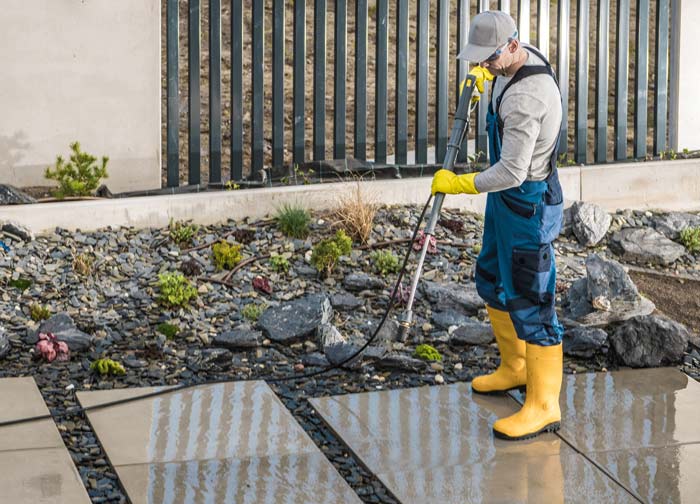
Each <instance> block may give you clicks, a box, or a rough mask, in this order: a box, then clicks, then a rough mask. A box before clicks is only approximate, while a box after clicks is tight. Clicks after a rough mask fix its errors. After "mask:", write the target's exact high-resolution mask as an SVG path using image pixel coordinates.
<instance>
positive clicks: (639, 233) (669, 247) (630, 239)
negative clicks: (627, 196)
mask: <svg viewBox="0 0 700 504" xmlns="http://www.w3.org/2000/svg"><path fill="white" fill-rule="evenodd" d="M610 249H611V250H612V251H613V252H615V253H616V254H617V255H619V256H620V257H622V259H624V260H625V261H634V262H638V263H641V264H647V263H650V264H661V265H668V264H672V263H674V262H675V261H676V260H678V259H679V258H680V257H681V256H682V255H683V254H685V247H684V246H683V245H679V244H678V243H676V242H673V241H671V240H669V239H668V238H666V237H665V236H664V235H662V234H661V233H659V232H658V231H655V230H654V229H652V228H625V229H621V230H620V231H617V232H616V233H615V234H613V236H612V238H611V239H610Z"/></svg>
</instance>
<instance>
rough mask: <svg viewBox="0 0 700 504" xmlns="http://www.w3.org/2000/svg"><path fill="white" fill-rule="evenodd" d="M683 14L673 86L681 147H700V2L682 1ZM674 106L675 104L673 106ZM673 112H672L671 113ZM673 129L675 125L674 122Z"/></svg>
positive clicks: (680, 148) (692, 148) (679, 146)
mask: <svg viewBox="0 0 700 504" xmlns="http://www.w3.org/2000/svg"><path fill="white" fill-rule="evenodd" d="M679 3H680V4H681V15H680V25H681V27H680V40H679V41H678V43H679V46H680V47H679V49H680V51H679V61H678V73H679V75H678V77H677V82H674V80H676V79H674V77H675V76H673V75H672V77H671V83H670V85H671V86H676V88H677V89H678V104H677V109H676V111H677V114H678V124H677V128H678V130H677V131H678V149H679V150H682V149H691V150H695V149H700V128H699V127H698V124H700V97H699V96H698V82H700V66H698V65H697V52H698V47H700V1H698V0H682V1H681V2H679ZM673 106H674V105H672V107H673ZM672 115H673V114H672ZM671 128H673V125H671Z"/></svg>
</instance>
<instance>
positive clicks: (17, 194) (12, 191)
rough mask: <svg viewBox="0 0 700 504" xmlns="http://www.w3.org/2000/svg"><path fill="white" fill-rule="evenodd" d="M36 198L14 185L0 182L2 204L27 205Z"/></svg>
mask: <svg viewBox="0 0 700 504" xmlns="http://www.w3.org/2000/svg"><path fill="white" fill-rule="evenodd" d="M30 203H36V200H35V199H34V198H32V197H31V196H29V195H28V194H25V193H23V192H22V191H20V190H19V189H17V188H16V187H14V186H11V185H8V184H0V205H26V204H30Z"/></svg>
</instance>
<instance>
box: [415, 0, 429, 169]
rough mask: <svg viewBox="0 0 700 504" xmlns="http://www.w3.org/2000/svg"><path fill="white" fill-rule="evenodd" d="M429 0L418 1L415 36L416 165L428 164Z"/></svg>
mask: <svg viewBox="0 0 700 504" xmlns="http://www.w3.org/2000/svg"><path fill="white" fill-rule="evenodd" d="M429 1H430V0H418V5H417V7H418V8H417V10H418V12H417V25H418V26H417V32H418V33H417V35H416V48H417V50H416V53H417V54H416V164H425V163H427V162H428V25H429V23H428V21H429V16H430V3H429Z"/></svg>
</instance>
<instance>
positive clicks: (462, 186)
mask: <svg viewBox="0 0 700 504" xmlns="http://www.w3.org/2000/svg"><path fill="white" fill-rule="evenodd" d="M476 176H477V174H476V173H465V174H464V175H455V174H454V173H453V172H451V171H450V170H444V169H443V170H438V171H437V172H435V176H434V177H433V183H432V186H431V191H432V193H433V195H435V194H437V193H443V194H461V193H465V194H479V191H477V189H476V186H475V185H474V178H475V177H476Z"/></svg>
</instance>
